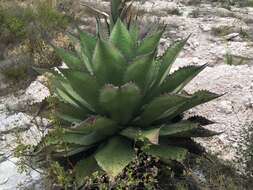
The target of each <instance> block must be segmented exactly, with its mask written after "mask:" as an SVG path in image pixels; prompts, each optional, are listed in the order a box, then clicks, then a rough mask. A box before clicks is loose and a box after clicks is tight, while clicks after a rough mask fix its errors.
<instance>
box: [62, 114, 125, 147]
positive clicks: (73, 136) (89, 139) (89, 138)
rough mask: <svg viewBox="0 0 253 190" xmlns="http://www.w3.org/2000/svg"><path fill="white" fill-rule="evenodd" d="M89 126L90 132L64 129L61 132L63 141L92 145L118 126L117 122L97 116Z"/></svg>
mask: <svg viewBox="0 0 253 190" xmlns="http://www.w3.org/2000/svg"><path fill="white" fill-rule="evenodd" d="M89 127H90V128H91V129H90V128H89V129H88V130H89V131H91V132H90V133H88V134H87V133H86V131H85V134H82V133H76V132H75V131H71V130H66V131H65V133H64V134H63V137H62V138H63V141H64V142H65V143H72V144H79V145H84V146H87V145H92V144H95V143H97V142H99V141H102V140H104V139H106V138H108V137H110V136H112V135H114V134H115V133H116V132H117V131H119V130H120V128H119V127H118V126H117V124H116V123H115V122H114V121H112V120H109V119H106V118H98V119H96V120H95V121H94V123H93V124H91V126H89Z"/></svg>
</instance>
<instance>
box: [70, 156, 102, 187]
mask: <svg viewBox="0 0 253 190" xmlns="http://www.w3.org/2000/svg"><path fill="white" fill-rule="evenodd" d="M98 171H100V168H99V166H98V164H97V162H96V160H95V158H94V157H93V156H90V157H88V158H85V159H83V160H81V161H79V162H78V163H77V164H76V165H75V168H74V174H75V181H76V183H77V185H78V186H81V185H83V183H84V181H85V178H86V177H91V175H92V174H93V173H95V172H98Z"/></svg>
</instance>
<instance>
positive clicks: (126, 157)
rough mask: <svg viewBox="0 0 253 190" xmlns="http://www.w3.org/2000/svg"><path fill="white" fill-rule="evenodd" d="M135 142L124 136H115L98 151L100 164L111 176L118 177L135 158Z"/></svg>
mask: <svg viewBox="0 0 253 190" xmlns="http://www.w3.org/2000/svg"><path fill="white" fill-rule="evenodd" d="M134 157H135V152H134V148H133V144H132V142H131V141H130V140H128V139H126V138H124V137H120V136H117V137H114V138H112V139H110V140H109V141H108V143H107V144H106V145H105V146H103V147H102V148H101V149H100V150H98V151H97V153H96V155H95V158H96V160H97V163H98V165H99V166H100V167H101V168H102V169H103V170H104V171H105V172H106V173H107V174H108V175H109V176H110V177H113V178H114V177H116V176H117V175H119V174H120V173H121V172H122V170H123V169H124V168H125V167H126V166H127V165H128V164H129V163H130V162H131V161H132V160H133V159H134Z"/></svg>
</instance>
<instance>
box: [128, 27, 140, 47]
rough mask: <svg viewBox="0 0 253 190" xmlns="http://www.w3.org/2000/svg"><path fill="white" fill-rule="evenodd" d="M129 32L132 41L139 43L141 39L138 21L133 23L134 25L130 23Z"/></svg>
mask: <svg viewBox="0 0 253 190" xmlns="http://www.w3.org/2000/svg"><path fill="white" fill-rule="evenodd" d="M129 34H130V36H131V38H132V41H133V42H135V43H137V42H138V40H139V35H140V31H139V26H138V25H137V24H136V23H133V24H132V25H130V30H129Z"/></svg>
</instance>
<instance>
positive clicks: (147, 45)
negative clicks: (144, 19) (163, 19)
mask: <svg viewBox="0 0 253 190" xmlns="http://www.w3.org/2000/svg"><path fill="white" fill-rule="evenodd" d="M162 34H163V31H159V32H157V33H156V34H154V35H151V36H147V37H146V38H144V39H143V41H142V42H141V44H140V46H139V47H138V49H137V55H145V54H148V53H151V52H154V51H155V50H156V49H157V47H158V45H159V41H160V38H161V36H162Z"/></svg>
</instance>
